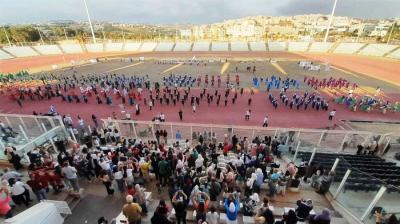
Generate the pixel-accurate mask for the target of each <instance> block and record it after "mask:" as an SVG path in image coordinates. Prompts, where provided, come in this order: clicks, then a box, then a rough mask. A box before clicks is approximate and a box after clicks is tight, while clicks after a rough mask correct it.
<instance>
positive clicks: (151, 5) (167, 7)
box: [0, 0, 400, 24]
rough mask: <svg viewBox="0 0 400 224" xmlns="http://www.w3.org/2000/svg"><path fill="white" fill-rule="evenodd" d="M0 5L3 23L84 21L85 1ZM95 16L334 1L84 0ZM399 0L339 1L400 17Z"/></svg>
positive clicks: (264, 9)
mask: <svg viewBox="0 0 400 224" xmlns="http://www.w3.org/2000/svg"><path fill="white" fill-rule="evenodd" d="M1 1H3V3H2V7H0V23H34V22H44V21H49V20H59V19H66V20H67V19H71V20H86V13H85V9H84V4H83V0H63V1H60V0H57V1H55V0H34V1H32V0H16V1H7V3H4V2H5V0H0V2H1ZM86 1H87V4H88V7H89V11H90V14H91V17H92V19H93V20H94V21H114V22H129V23H161V24H175V23H211V22H220V21H223V20H226V19H233V18H240V17H245V16H255V15H273V16H278V15H296V14H308V13H324V14H328V13H330V10H331V7H332V4H333V1H334V0H191V1H188V0H86ZM399 9H400V0H339V2H338V7H337V15H347V16H354V17H363V18H365V17H372V18H382V17H394V16H400V13H399Z"/></svg>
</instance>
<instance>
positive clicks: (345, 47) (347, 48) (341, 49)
mask: <svg viewBox="0 0 400 224" xmlns="http://www.w3.org/2000/svg"><path fill="white" fill-rule="evenodd" d="M364 45H365V44H363V43H340V44H339V45H338V46H337V47H336V49H335V50H334V51H333V53H336V54H354V53H356V52H357V51H358V50H360V49H361V48H362V47H363V46H364Z"/></svg>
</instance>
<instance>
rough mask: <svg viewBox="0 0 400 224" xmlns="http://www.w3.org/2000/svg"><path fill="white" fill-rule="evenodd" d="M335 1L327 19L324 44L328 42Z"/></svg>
mask: <svg viewBox="0 0 400 224" xmlns="http://www.w3.org/2000/svg"><path fill="white" fill-rule="evenodd" d="M337 1H338V0H335V3H333V8H332V12H331V16H330V17H329V22H328V27H327V28H326V33H325V38H324V42H326V41H327V40H328V35H329V30H330V29H331V25H332V20H333V15H334V14H335V10H336V4H337Z"/></svg>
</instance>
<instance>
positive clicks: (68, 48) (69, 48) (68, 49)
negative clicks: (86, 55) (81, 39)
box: [60, 44, 83, 54]
mask: <svg viewBox="0 0 400 224" xmlns="http://www.w3.org/2000/svg"><path fill="white" fill-rule="evenodd" d="M60 47H61V49H62V50H63V51H64V52H65V53H67V54H73V53H82V52H83V50H82V46H81V45H80V44H60Z"/></svg>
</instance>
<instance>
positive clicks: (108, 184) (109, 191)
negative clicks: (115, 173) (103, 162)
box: [99, 170, 114, 196]
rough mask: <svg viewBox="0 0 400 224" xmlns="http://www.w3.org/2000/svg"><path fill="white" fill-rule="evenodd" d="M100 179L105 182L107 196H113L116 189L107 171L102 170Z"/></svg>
mask: <svg viewBox="0 0 400 224" xmlns="http://www.w3.org/2000/svg"><path fill="white" fill-rule="evenodd" d="M99 179H100V180H101V181H102V182H103V184H104V186H105V187H106V190H107V194H108V195H109V196H110V195H113V194H114V189H113V188H112V187H111V185H112V182H111V180H110V177H109V176H108V174H107V171H105V170H101V171H100V175H99Z"/></svg>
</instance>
